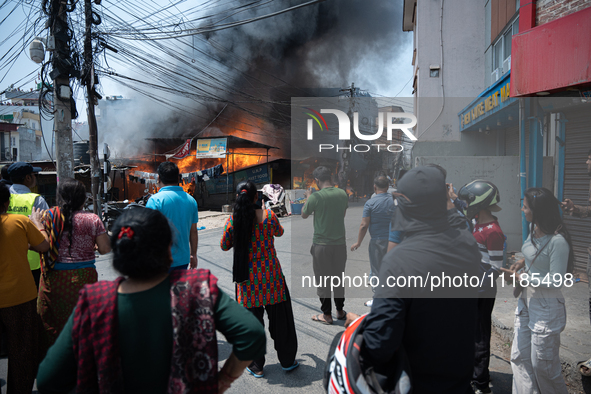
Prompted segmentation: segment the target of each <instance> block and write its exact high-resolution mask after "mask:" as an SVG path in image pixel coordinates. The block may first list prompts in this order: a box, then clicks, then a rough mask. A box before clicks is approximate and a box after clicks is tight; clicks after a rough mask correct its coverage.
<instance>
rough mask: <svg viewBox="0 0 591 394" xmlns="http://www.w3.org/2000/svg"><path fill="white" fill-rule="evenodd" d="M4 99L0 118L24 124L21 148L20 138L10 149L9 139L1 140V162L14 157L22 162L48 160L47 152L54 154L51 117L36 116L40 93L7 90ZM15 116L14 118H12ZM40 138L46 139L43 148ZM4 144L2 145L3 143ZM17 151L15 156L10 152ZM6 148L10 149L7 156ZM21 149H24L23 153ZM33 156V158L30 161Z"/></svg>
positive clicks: (0, 107)
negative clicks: (20, 158)
mask: <svg viewBox="0 0 591 394" xmlns="http://www.w3.org/2000/svg"><path fill="white" fill-rule="evenodd" d="M4 97H5V100H0V119H3V120H5V121H9V122H13V123H22V124H23V126H22V127H23V130H22V133H23V136H22V138H23V143H24V145H23V146H21V145H20V138H21V137H18V138H16V136H15V135H13V137H15V141H14V144H13V145H12V146H9V143H8V139H7V138H8V136H4V139H2V138H0V157H2V159H1V160H13V158H12V157H13V156H14V157H16V156H18V155H19V152H20V156H21V157H22V160H47V159H49V154H48V153H47V150H49V151H50V152H52V155H53V147H54V143H53V118H47V119H45V118H44V117H42V116H41V115H40V114H39V91H37V90H30V91H24V90H20V89H11V90H7V91H6V92H5V93H4ZM15 114H16V115H15ZM14 119H18V121H17V120H14ZM43 136H45V143H46V144H47V149H45V146H44V143H43ZM2 141H4V142H2ZM14 148H16V149H17V150H16V154H15V152H14V151H13V150H12V149H14ZM6 149H10V152H9V153H7V150H6ZM22 149H25V150H24V151H22ZM31 157H33V159H31Z"/></svg>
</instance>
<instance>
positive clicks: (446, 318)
mask: <svg viewBox="0 0 591 394" xmlns="http://www.w3.org/2000/svg"><path fill="white" fill-rule="evenodd" d="M397 186H398V195H397V197H396V200H397V202H398V209H397V210H396V213H395V215H396V220H395V221H394V223H393V230H394V231H404V233H405V238H404V241H403V242H401V243H400V244H399V245H398V246H396V247H395V248H394V249H392V250H391V251H389V252H388V253H387V254H386V256H384V258H383V260H382V266H381V268H380V272H379V276H378V277H379V280H380V283H383V284H385V285H384V286H383V287H382V286H381V285H380V286H378V287H377V288H376V293H375V296H374V302H373V305H372V309H371V312H370V314H369V315H368V316H367V317H366V318H365V328H364V331H363V339H364V347H363V349H362V352H363V356H364V359H365V360H367V362H368V364H369V365H373V366H381V365H387V363H388V362H389V361H390V360H392V359H393V358H394V357H395V355H396V352H397V351H398V350H399V349H402V350H404V351H405V353H406V355H407V356H408V361H409V364H410V370H411V381H412V382H411V383H412V388H413V393H419V394H420V393H454V394H472V393H473V390H472V388H471V387H470V381H471V378H472V371H473V369H474V336H475V332H474V324H475V323H476V314H477V309H476V308H477V307H476V296H477V292H476V289H474V288H472V287H460V288H453V287H450V286H448V287H445V285H444V286H443V287H438V288H437V289H433V288H429V287H428V286H426V287H424V286H420V285H412V284H410V283H408V285H406V286H402V285H401V286H396V285H392V279H393V278H394V279H396V278H403V279H407V278H420V279H425V278H429V277H431V278H432V277H433V276H439V277H441V276H442V274H445V275H446V276H449V277H460V276H463V275H468V276H469V277H471V276H477V275H478V262H479V261H480V253H479V251H478V247H477V245H476V241H475V240H474V237H472V235H471V234H470V233H469V232H468V231H467V230H466V221H465V219H464V218H462V217H460V215H459V213H458V212H457V211H456V210H448V207H447V201H448V195H447V187H446V184H445V173H444V172H443V171H442V170H441V169H440V168H437V167H429V166H424V167H416V168H414V169H412V170H410V171H409V172H408V173H407V174H406V175H405V176H404V178H403V179H400V180H399V182H398V183H397ZM456 223H457V224H456ZM450 245H453V246H451V247H450ZM398 283H400V282H398ZM415 283H416V282H415ZM433 365H435V366H437V367H436V368H431V367H429V366H433Z"/></svg>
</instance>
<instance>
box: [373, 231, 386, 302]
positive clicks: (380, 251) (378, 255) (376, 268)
mask: <svg viewBox="0 0 591 394" xmlns="http://www.w3.org/2000/svg"><path fill="white" fill-rule="evenodd" d="M386 252H388V240H387V239H373V238H372V239H371V240H370V241H369V268H370V271H369V278H370V280H371V278H372V277H373V276H378V275H379V273H380V267H381V265H382V259H383V258H384V256H385V255H386ZM370 283H371V282H370ZM373 291H374V292H375V288H373Z"/></svg>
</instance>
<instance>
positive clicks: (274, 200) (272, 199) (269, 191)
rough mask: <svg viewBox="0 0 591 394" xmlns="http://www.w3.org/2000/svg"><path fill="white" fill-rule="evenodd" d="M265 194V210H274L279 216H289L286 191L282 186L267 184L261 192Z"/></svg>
mask: <svg viewBox="0 0 591 394" xmlns="http://www.w3.org/2000/svg"><path fill="white" fill-rule="evenodd" d="M260 191H261V192H262V194H263V205H264V208H266V209H270V210H272V211H273V212H274V213H275V215H277V216H280V217H281V216H287V215H288V213H287V207H286V206H285V197H286V196H285V190H283V187H282V186H281V185H274V184H267V185H265V186H263V188H262V189H261V190H260Z"/></svg>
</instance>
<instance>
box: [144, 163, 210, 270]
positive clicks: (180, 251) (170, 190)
mask: <svg viewBox="0 0 591 394" xmlns="http://www.w3.org/2000/svg"><path fill="white" fill-rule="evenodd" d="M178 184H179V168H178V167H177V166H176V164H174V163H171V162H169V161H165V162H164V163H161V164H160V165H159V166H158V187H159V191H158V193H156V194H154V195H153V196H152V197H150V199H149V200H148V204H146V207H147V208H151V209H155V210H157V211H160V212H162V214H163V215H164V216H166V217H167V218H168V220H169V223H170V225H171V228H172V233H173V235H174V243H173V245H172V265H171V267H170V269H171V270H175V269H187V268H188V265H189V264H190V265H191V268H197V243H198V236H197V221H198V220H199V216H198V213H197V201H195V199H194V198H193V197H192V196H190V195H189V194H188V193H186V192H185V191H184V190H183V188H182V187H180V186H179V185H178Z"/></svg>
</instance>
